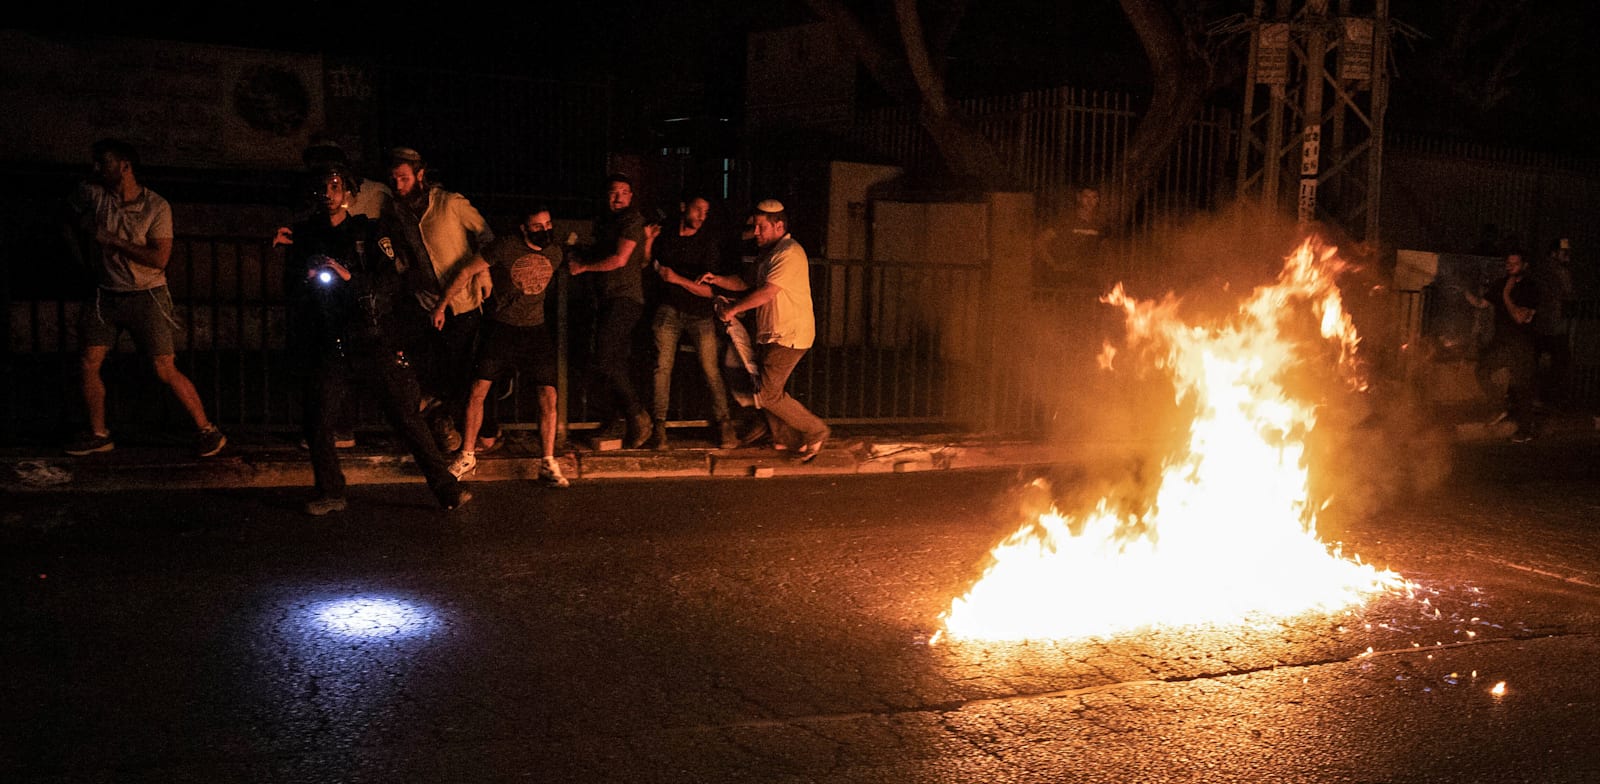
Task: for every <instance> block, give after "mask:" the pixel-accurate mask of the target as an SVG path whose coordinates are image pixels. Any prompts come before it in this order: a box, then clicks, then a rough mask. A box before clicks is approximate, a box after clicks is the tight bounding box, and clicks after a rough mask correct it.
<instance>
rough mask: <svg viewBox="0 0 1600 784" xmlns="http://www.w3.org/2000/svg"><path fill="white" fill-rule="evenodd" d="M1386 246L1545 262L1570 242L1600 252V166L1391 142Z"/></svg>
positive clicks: (1438, 143)
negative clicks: (1599, 212) (1517, 253)
mask: <svg viewBox="0 0 1600 784" xmlns="http://www.w3.org/2000/svg"><path fill="white" fill-rule="evenodd" d="M1383 190H1384V194H1383V234H1384V242H1385V243H1386V244H1388V245H1389V246H1391V247H1395V248H1410V249H1417V250H1429V251H1438V252H1449V253H1483V254H1486V255H1500V254H1503V253H1505V252H1508V251H1510V250H1512V249H1513V248H1517V247H1520V248H1521V249H1522V250H1524V251H1526V252H1529V253H1532V254H1533V257H1534V258H1542V257H1543V256H1544V251H1545V249H1546V247H1547V246H1548V245H1549V244H1550V243H1551V242H1553V241H1554V240H1556V239H1558V238H1562V237H1566V238H1569V239H1571V240H1572V242H1573V247H1574V248H1577V249H1579V252H1580V253H1581V252H1587V251H1589V250H1592V249H1594V248H1597V247H1600V224H1597V223H1596V222H1595V221H1594V219H1593V218H1594V209H1595V205H1596V204H1597V203H1600V162H1597V161H1595V160H1588V159H1577V158H1564V157H1559V156H1551V155H1542V154H1537V153H1530V152H1525V151H1519V150H1515V149H1509V148H1501V147H1490V146H1486V145H1479V144H1469V143H1465V142H1453V141H1443V140H1437V139H1429V138H1424V137H1414V136H1395V137H1392V138H1391V139H1389V140H1388V141H1387V142H1386V147H1385V149H1384V176H1383Z"/></svg>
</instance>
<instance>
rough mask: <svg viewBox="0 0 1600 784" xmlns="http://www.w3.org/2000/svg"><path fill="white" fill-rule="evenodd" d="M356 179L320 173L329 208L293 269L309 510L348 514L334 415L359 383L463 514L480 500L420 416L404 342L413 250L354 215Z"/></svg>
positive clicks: (303, 231) (302, 227)
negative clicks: (344, 394)
mask: <svg viewBox="0 0 1600 784" xmlns="http://www.w3.org/2000/svg"><path fill="white" fill-rule="evenodd" d="M351 181H352V180H351V175H350V172H349V171H348V170H347V169H346V168H345V167H343V166H340V165H337V164H333V165H326V166H319V167H317V168H316V169H315V170H313V171H312V173H311V176H310V185H311V188H312V189H313V193H312V196H313V197H314V198H315V199H316V200H317V201H318V202H320V205H321V207H322V209H321V210H320V211H319V212H318V214H316V215H314V216H313V217H311V218H310V219H309V220H306V221H302V222H300V223H297V224H295V225H294V226H293V227H292V229H291V231H292V232H293V244H292V245H291V246H289V254H288V260H287V262H286V273H287V276H286V277H288V278H289V279H290V280H291V281H292V283H291V288H290V289H289V293H290V295H291V297H292V299H293V300H294V302H293V305H294V307H295V310H296V316H297V318H296V322H297V325H298V326H297V329H296V330H295V334H296V338H295V341H294V342H295V343H296V344H298V345H296V346H295V348H296V350H297V351H298V352H299V353H300V355H301V359H302V361H304V362H306V363H307V364H308V365H309V368H308V369H309V372H308V373H307V382H308V383H307V387H306V395H305V416H304V427H305V435H306V440H307V442H309V444H310V446H311V468H312V473H313V475H314V476H315V477H316V486H317V487H316V489H317V497H316V498H314V499H312V500H311V501H309V502H308V503H307V504H306V507H305V509H306V512H307V513H308V514H312V515H325V514H328V513H329V512H339V511H343V510H344V508H345V499H344V487H345V480H344V472H343V471H342V470H340V468H339V454H338V452H337V450H336V449H335V448H334V422H333V421H332V420H333V416H332V414H333V410H334V403H335V401H336V400H337V398H338V396H339V395H340V393H341V391H343V390H345V389H346V388H347V387H349V386H351V385H361V386H365V387H367V388H368V389H369V390H370V391H372V392H375V393H376V394H377V396H378V398H379V403H380V405H382V407H383V411H384V413H385V415H387V417H388V419H389V423H390V425H391V426H392V427H393V428H394V431H395V432H396V433H398V434H399V436H400V438H401V440H402V441H404V442H405V445H406V447H407V448H408V449H409V450H410V452H411V454H412V456H413V457H415V458H416V461H417V466H418V467H419V468H421V469H422V473H423V476H424V477H426V478H427V481H428V487H429V488H430V489H432V490H433V494H434V496H435V497H436V498H438V500H439V505H440V506H442V507H444V508H445V509H455V508H456V507H458V506H461V505H462V504H464V503H466V502H467V501H468V500H469V499H470V498H471V497H472V496H471V494H470V493H468V492H467V491H466V490H465V489H463V488H462V486H461V485H460V484H459V483H458V481H457V480H456V478H455V477H454V476H452V475H451V474H450V471H449V470H448V463H447V461H446V459H445V457H444V455H443V454H442V453H440V451H439V449H438V447H437V446H436V445H435V444H434V440H433V438H432V436H431V435H430V434H429V432H428V428H427V425H426V424H424V423H423V420H422V417H421V415H420V414H419V413H418V407H419V404H420V400H421V392H420V391H419V389H418V386H417V379H416V376H415V374H414V373H413V372H412V370H411V367H410V365H409V364H408V363H407V361H406V358H405V355H404V354H403V353H402V352H401V351H400V350H399V347H398V344H397V340H396V338H395V337H394V336H395V334H396V332H397V329H396V325H395V322H396V321H397V319H398V318H399V316H398V314H397V313H396V304H397V299H398V298H399V297H400V296H401V295H402V294H403V291H404V281H403V280H402V277H401V276H402V274H403V272H404V271H405V269H406V265H407V261H408V260H407V259H406V258H405V257H404V256H402V255H400V253H401V248H402V247H403V245H401V244H397V243H395V242H393V241H392V240H391V239H390V234H389V232H387V231H385V230H383V229H382V227H381V226H380V224H379V223H378V222H377V221H374V220H372V219H370V218H368V217H366V216H364V215H354V214H351V212H350V210H349V206H350V197H351V193H350V188H349V185H348V183H350V182H351Z"/></svg>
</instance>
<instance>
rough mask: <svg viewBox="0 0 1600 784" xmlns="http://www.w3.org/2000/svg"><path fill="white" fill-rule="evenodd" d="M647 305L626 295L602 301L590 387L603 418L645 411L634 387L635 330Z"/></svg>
mask: <svg viewBox="0 0 1600 784" xmlns="http://www.w3.org/2000/svg"><path fill="white" fill-rule="evenodd" d="M643 314H644V305H642V304H640V303H638V302H634V301H633V300H631V299H626V298H623V297H613V298H611V299H607V300H603V301H602V302H601V303H600V313H599V320H598V322H597V323H596V325H595V347H594V366H593V368H592V369H591V381H590V386H591V388H592V389H593V390H594V391H595V393H596V395H595V402H596V403H597V404H598V405H597V407H596V413H597V414H599V416H600V418H601V420H602V421H605V420H607V419H615V418H618V417H625V416H637V415H639V414H642V413H644V407H643V406H641V405H639V396H638V395H637V394H636V393H635V392H634V390H633V377H632V371H633V368H632V366H631V365H630V363H629V358H630V357H631V355H632V354H633V331H634V328H635V327H637V326H638V325H639V318H640V316H642V315H643Z"/></svg>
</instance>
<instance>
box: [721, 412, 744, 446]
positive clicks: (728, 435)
mask: <svg viewBox="0 0 1600 784" xmlns="http://www.w3.org/2000/svg"><path fill="white" fill-rule="evenodd" d="M738 445H739V434H738V433H737V432H735V431H734V429H733V423H732V422H729V421H728V420H726V419H724V420H722V421H721V422H718V423H717V447H718V448H721V449H733V448H734V447H736V446H738Z"/></svg>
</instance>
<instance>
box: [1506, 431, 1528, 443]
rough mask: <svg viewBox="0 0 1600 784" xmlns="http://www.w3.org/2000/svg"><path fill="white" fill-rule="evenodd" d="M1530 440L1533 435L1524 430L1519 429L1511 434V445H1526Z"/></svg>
mask: <svg viewBox="0 0 1600 784" xmlns="http://www.w3.org/2000/svg"><path fill="white" fill-rule="evenodd" d="M1532 440H1533V434H1532V433H1530V432H1528V431H1526V430H1520V429H1519V430H1518V431H1517V432H1515V433H1512V434H1511V443H1513V444H1526V443H1528V442H1529V441H1532Z"/></svg>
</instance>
